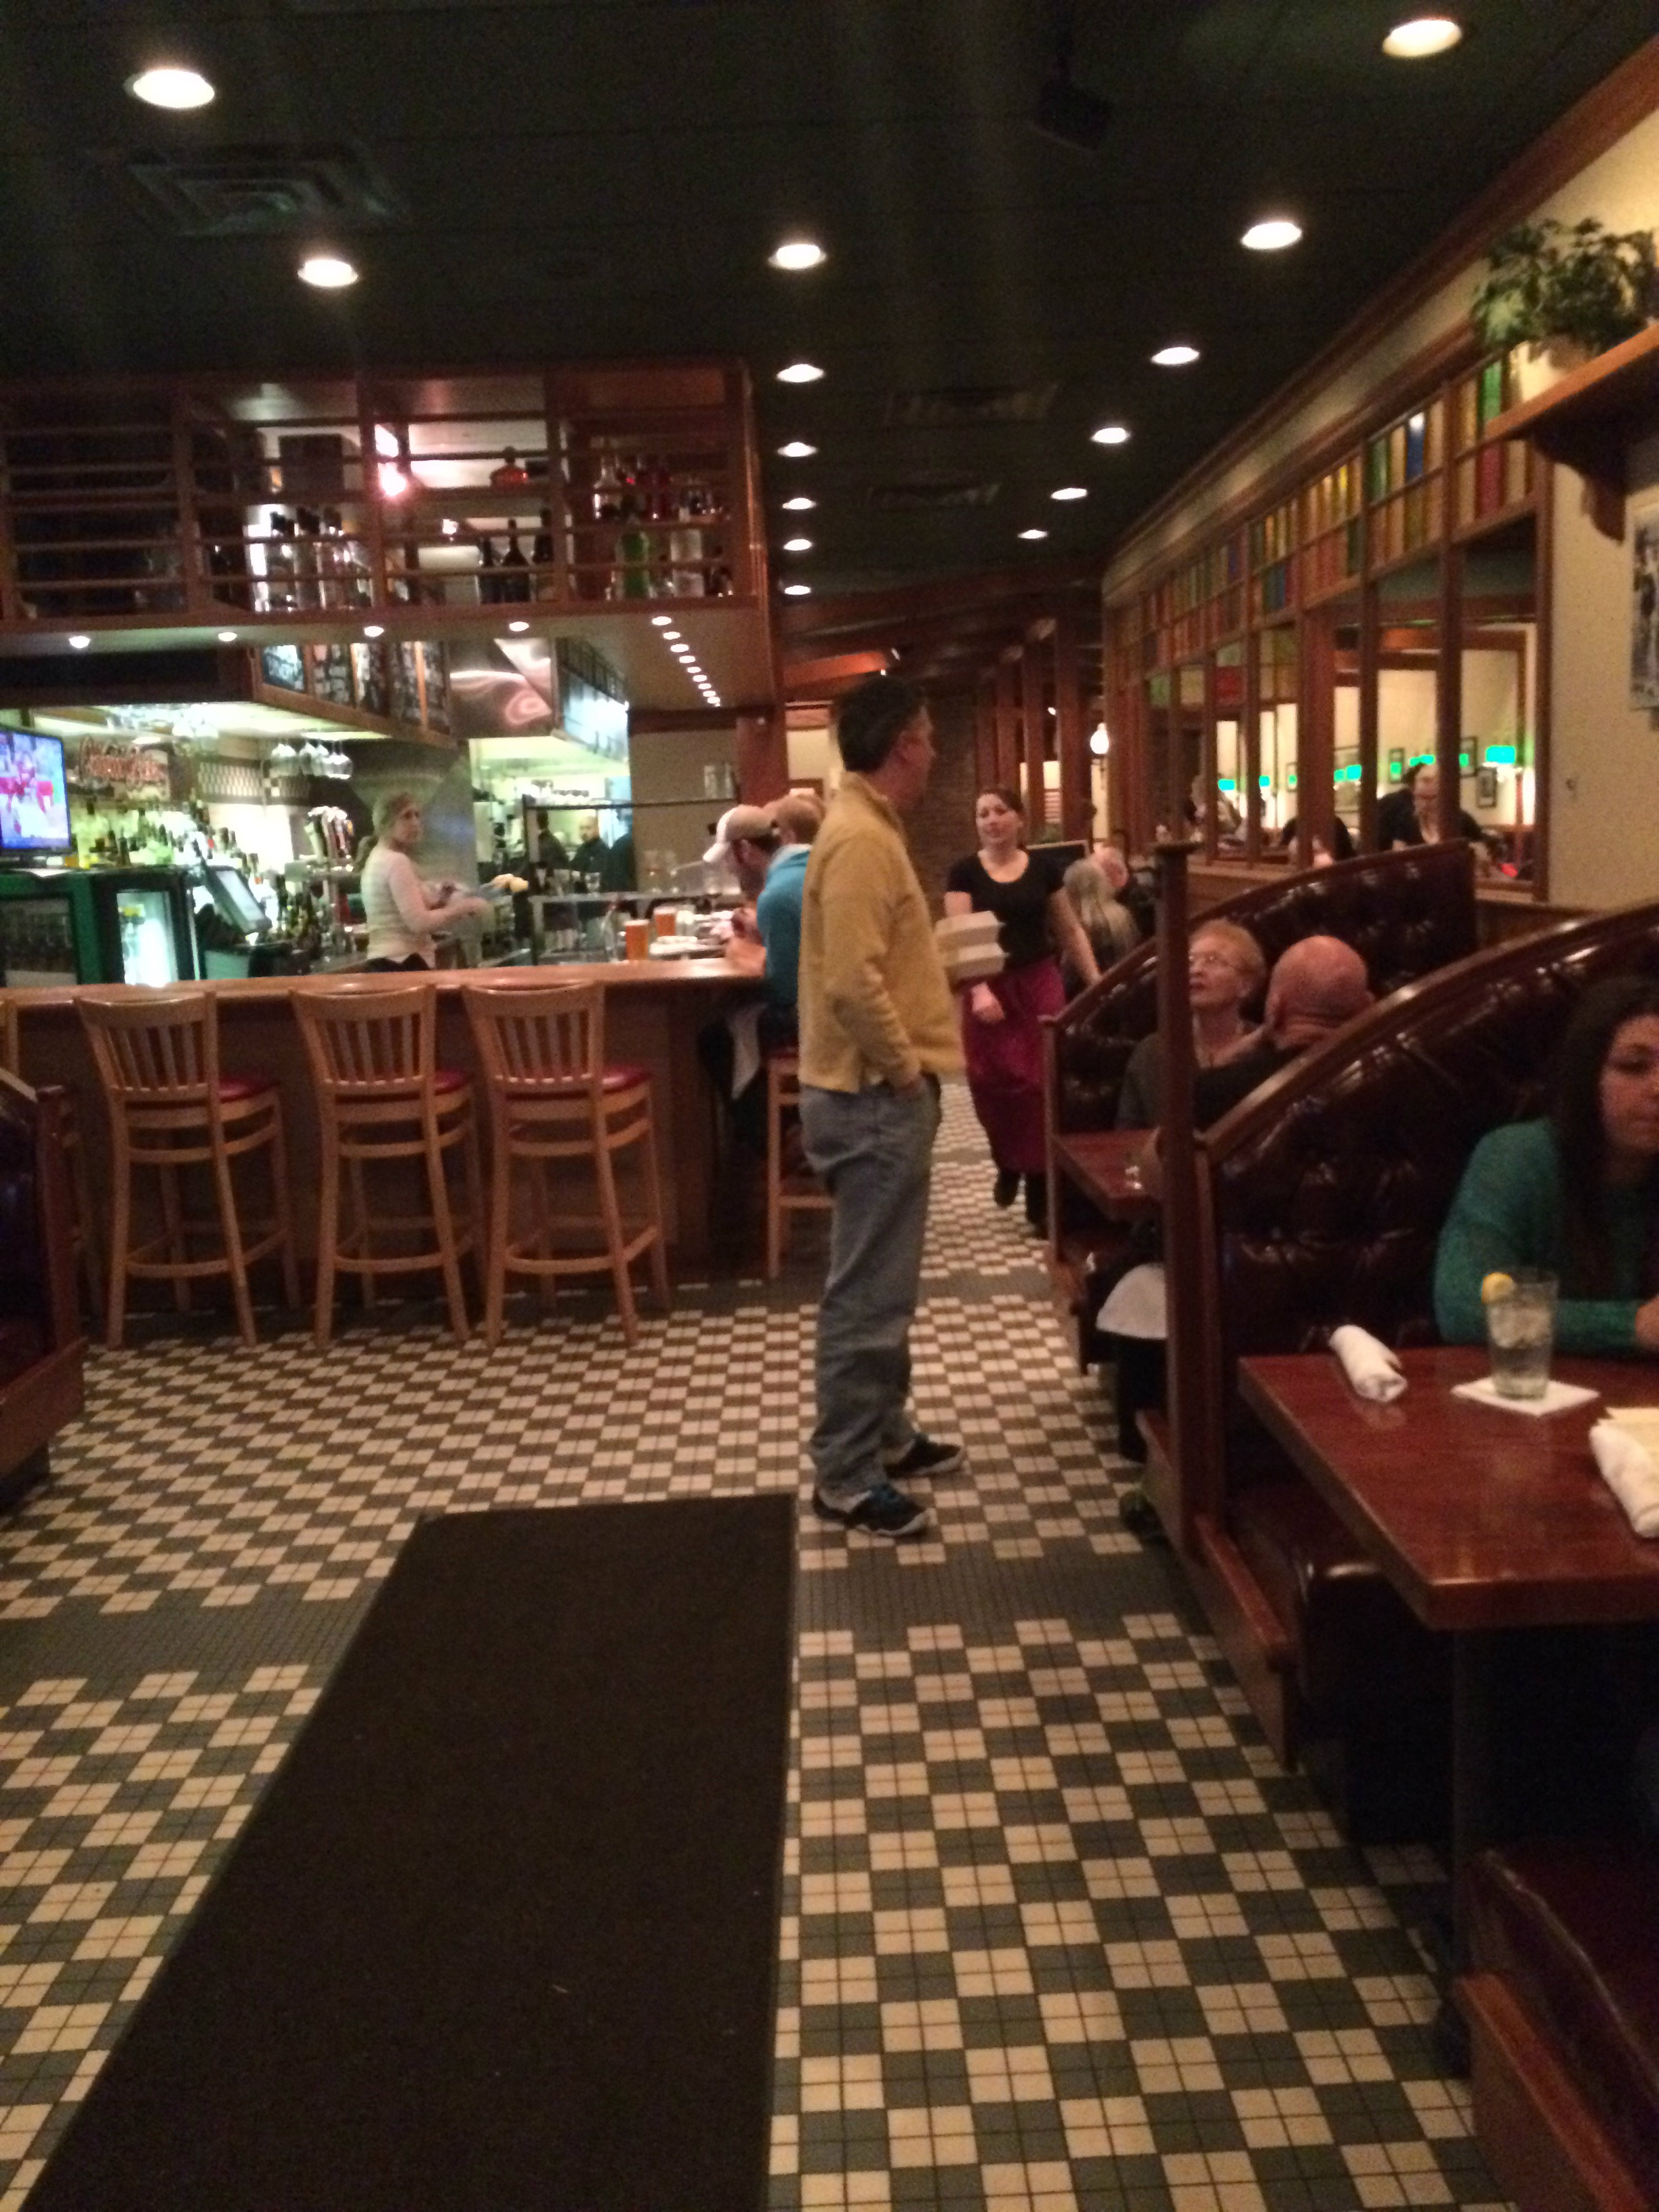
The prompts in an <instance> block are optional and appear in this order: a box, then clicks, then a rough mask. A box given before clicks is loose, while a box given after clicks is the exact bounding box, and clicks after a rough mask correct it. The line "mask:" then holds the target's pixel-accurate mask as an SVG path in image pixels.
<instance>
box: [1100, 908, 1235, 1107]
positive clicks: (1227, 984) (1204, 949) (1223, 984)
mask: <svg viewBox="0 0 1659 2212" xmlns="http://www.w3.org/2000/svg"><path fill="white" fill-rule="evenodd" d="M1266 981H1267V961H1266V960H1265V959H1264V958H1263V957H1262V952H1261V946H1260V945H1258V944H1257V943H1256V941H1255V938H1254V937H1252V936H1251V934H1250V933H1249V930H1248V929H1246V928H1244V927H1243V926H1242V924H1240V923H1238V922H1236V921H1208V922H1200V924H1199V926H1198V930H1197V933H1196V934H1195V935H1194V938H1193V940H1192V945H1191V948H1190V950H1189V951H1188V955H1187V995H1188V999H1189V1000H1190V1001H1191V1003H1192V1009H1193V1057H1194V1063H1195V1065H1196V1066H1199V1067H1200V1068H1204V1067H1225V1066H1227V1065H1228V1064H1229V1063H1230V1062H1231V1061H1232V1060H1238V1059H1240V1058H1242V1057H1243V1054H1245V1053H1247V1052H1249V1050H1250V1049H1251V1048H1252V1046H1253V1045H1254V1044H1255V1042H1256V1041H1257V1024H1255V1022H1253V1021H1247V1020H1246V1018H1245V1015H1244V1009H1245V1007H1246V1006H1249V1004H1250V1002H1251V1000H1254V999H1256V998H1258V997H1260V995H1261V989H1262V987H1263V985H1264V984H1265V983H1266ZM1163 1106H1164V1050H1163V1045H1162V1042H1161V1040H1160V1039H1159V1038H1158V1036H1157V1035H1156V1033H1154V1034H1153V1035H1152V1036H1147V1037H1142V1039H1141V1040H1140V1042H1139V1044H1138V1045H1137V1046H1136V1047H1135V1048H1134V1050H1133V1052H1132V1053H1131V1054H1130V1055H1129V1065H1128V1066H1127V1069H1126V1070H1125V1071H1124V1076H1123V1088H1122V1090H1121V1091H1120V1092H1119V1093H1118V1101H1117V1126H1118V1127H1119V1128H1120V1129H1155V1128H1157V1127H1158V1123H1159V1122H1160V1121H1162V1120H1163V1118H1164V1112H1163Z"/></svg>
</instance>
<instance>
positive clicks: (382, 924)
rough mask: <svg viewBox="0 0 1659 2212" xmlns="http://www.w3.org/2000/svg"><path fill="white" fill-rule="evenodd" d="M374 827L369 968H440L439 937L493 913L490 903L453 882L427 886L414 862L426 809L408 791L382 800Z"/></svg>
mask: <svg viewBox="0 0 1659 2212" xmlns="http://www.w3.org/2000/svg"><path fill="white" fill-rule="evenodd" d="M374 829H375V844H374V851H373V852H372V853H371V854H369V856H368V860H367V862H366V863H365V865H364V867H363V884H362V892H363V912H364V914H365V915H367V916H368V962H367V963H366V964H367V965H368V967H370V968H373V969H379V970H381V971H382V972H384V971H385V970H386V969H425V968H431V967H434V966H435V965H436V955H435V951H434V947H433V939H435V937H438V936H440V935H441V934H442V933H443V932H444V931H446V930H448V929H453V927H454V926H455V924H456V923H457V922H458V921H465V920H466V919H467V918H468V916H469V915H483V914H488V913H489V900H488V899H481V898H473V897H471V896H470V895H469V894H468V893H466V892H465V891H457V890H456V889H455V886H454V885H453V884H426V883H422V880H421V878H420V877H419V876H418V875H417V874H416V872H415V863H414V861H413V860H410V854H411V853H412V852H413V851H414V849H415V848H416V846H417V845H418V844H419V843H420V842H421V809H420V805H419V802H418V801H417V800H416V799H411V798H410V795H409V793H407V792H406V791H398V792H394V793H392V795H391V797H390V798H387V799H381V800H380V804H379V805H377V806H376V808H375V809H374Z"/></svg>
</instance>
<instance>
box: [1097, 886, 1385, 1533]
mask: <svg viewBox="0 0 1659 2212" xmlns="http://www.w3.org/2000/svg"><path fill="white" fill-rule="evenodd" d="M1221 926H1222V925H1220V924H1217V925H1215V927H1221ZM1227 926H1228V927H1232V926H1233V925H1231V924H1230V925H1227ZM1251 942H1252V944H1254V943H1255V939H1251ZM1258 957H1259V954H1258ZM1370 1002H1371V988H1370V979H1369V978H1368V977H1367V975H1366V973H1365V963H1364V961H1363V960H1362V959H1361V958H1360V957H1359V955H1358V953H1357V952H1356V951H1354V949H1353V947H1352V945H1345V944H1343V942H1342V940H1341V939H1340V938H1336V937H1304V938H1300V939H1297V942H1296V943H1295V944H1294V945H1289V946H1287V947H1286V949H1285V951H1283V952H1281V953H1280V954H1279V958H1278V959H1277V960H1276V961H1275V962H1274V963H1273V975H1272V976H1271V977H1270V978H1269V980H1268V983H1267V1012H1266V1015H1265V1017H1264V1018H1263V1021H1262V1024H1261V1029H1260V1030H1258V1031H1256V1032H1255V1033H1254V1034H1253V1035H1252V1036H1251V1037H1250V1038H1249V1040H1247V1045H1248V1048H1247V1049H1246V1050H1244V1051H1243V1052H1239V1053H1235V1054H1233V1055H1232V1057H1231V1059H1229V1060H1225V1061H1223V1062H1220V1063H1218V1064H1212V1065H1211V1066H1207V1067H1200V1068H1198V1069H1197V1070H1196V1071H1195V1072H1194V1079H1193V1127H1194V1130H1200V1129H1206V1128H1208V1127H1209V1126H1210V1124H1211V1123H1212V1121H1219V1120H1220V1119H1221V1117H1222V1115H1224V1114H1225V1113H1227V1112H1228V1111H1229V1110H1230V1109H1231V1108H1233V1107H1234V1106H1237V1104H1238V1103H1239V1102H1240V1101H1241V1100H1242V1099H1244V1098H1248V1097H1249V1095H1250V1093H1251V1091H1254V1090H1255V1089H1256V1087H1257V1085H1260V1084H1263V1083H1265V1082H1266V1081H1267V1079H1268V1077H1269V1076H1271V1075H1275V1074H1277V1073H1278V1072H1279V1069H1280V1068H1281V1067H1285V1066H1288V1064H1289V1063H1290V1062H1291V1060H1296V1059H1297V1058H1298V1057H1299V1056H1300V1055H1301V1054H1303V1053H1304V1052H1306V1051H1308V1050H1309V1049H1310V1047H1311V1046H1314V1045H1316V1044H1319V1043H1322V1042H1323V1041H1324V1039H1325V1038H1326V1037H1328V1036H1331V1035H1332V1034H1333V1032H1334V1031H1335V1030H1339V1029H1340V1028H1341V1026H1342V1024H1344V1023H1345V1022H1347V1021H1352V1018H1353V1017H1354V1016H1355V1015H1356V1014H1358V1013H1360V1012H1364V1008H1365V1007H1367V1006H1369V1005H1370ZM1160 1134H1161V1133H1160V1132H1159V1131H1158V1129H1156V1128H1154V1129H1153V1130H1152V1131H1151V1132H1150V1133H1149V1134H1148V1137H1147V1139H1146V1144H1145V1145H1144V1146H1142V1147H1141V1152H1140V1161H1139V1166H1140V1174H1141V1180H1142V1182H1143V1183H1144V1184H1145V1186H1146V1189H1147V1190H1148V1191H1150V1192H1151V1193H1152V1195H1153V1196H1154V1197H1160V1196H1161V1195H1162V1194H1163V1165H1164V1164H1163V1154H1162V1149H1161V1146H1160ZM1159 1249H1161V1243H1160V1240H1159V1238H1158V1231H1157V1230H1156V1229H1153V1230H1152V1232H1151V1234H1150V1235H1149V1236H1148V1237H1146V1238H1145V1239H1144V1240H1143V1243H1142V1245H1141V1249H1140V1250H1139V1252H1138V1254H1137V1255H1136V1256H1137V1259H1138V1261H1139V1263H1140V1264H1137V1265H1135V1266H1133V1267H1130V1268H1129V1269H1127V1271H1126V1272H1125V1273H1124V1274H1123V1275H1122V1276H1121V1278H1120V1279H1119V1280H1118V1282H1117V1283H1116V1284H1115V1285H1114V1286H1113V1288H1112V1290H1111V1291H1110V1292H1109V1295H1108V1297H1107V1299H1106V1302H1105V1304H1103V1306H1102V1308H1101V1310H1100V1314H1099V1317H1098V1321H1097V1327H1098V1328H1100V1330H1101V1332H1102V1334H1103V1335H1104V1336H1105V1338H1106V1340H1107V1342H1108V1344H1109V1346H1110V1349H1111V1357H1112V1366H1113V1383H1114V1390H1113V1396H1114V1402H1115V1408H1116V1415H1117V1449H1118V1453H1119V1455H1120V1456H1121V1458H1124V1459H1127V1460H1128V1461H1130V1462H1133V1464H1134V1465H1135V1466H1138V1467H1144V1466H1145V1465H1146V1440H1145V1438H1144V1437H1142V1436H1141V1433H1140V1426H1139V1419H1138V1418H1137V1417H1138V1416H1139V1414H1140V1413H1142V1412H1145V1411H1149V1410H1151V1409H1152V1408H1153V1407H1159V1406H1162V1405H1163V1403H1164V1340H1165V1338H1166V1336H1167V1334H1168V1330H1167V1325H1166V1322H1165V1319H1164V1282H1163V1273H1164V1271H1163V1267H1162V1264H1161V1261H1158V1259H1157V1257H1156V1255H1157V1253H1158V1250H1159ZM1118 1515H1119V1517H1120V1519H1121V1521H1122V1522H1123V1525H1124V1527H1125V1528H1127V1529H1128V1530H1129V1532H1130V1533H1131V1534H1133V1535H1136V1536H1139V1537H1140V1538H1142V1539H1143V1541H1148V1542H1157V1541H1159V1540H1160V1539H1161V1538H1162V1535H1163V1533H1164V1532H1163V1527H1162V1524H1161V1522H1159V1520H1158V1515H1157V1513H1156V1511H1155V1510H1154V1509H1153V1508H1152V1504H1150V1503H1149V1502H1148V1500H1147V1498H1146V1493H1145V1492H1144V1491H1142V1490H1141V1489H1139V1486H1137V1487H1136V1488H1134V1489H1133V1490H1130V1491H1127V1492H1125V1493H1124V1494H1123V1496H1122V1497H1121V1498H1120V1499H1119V1501H1118Z"/></svg>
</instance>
